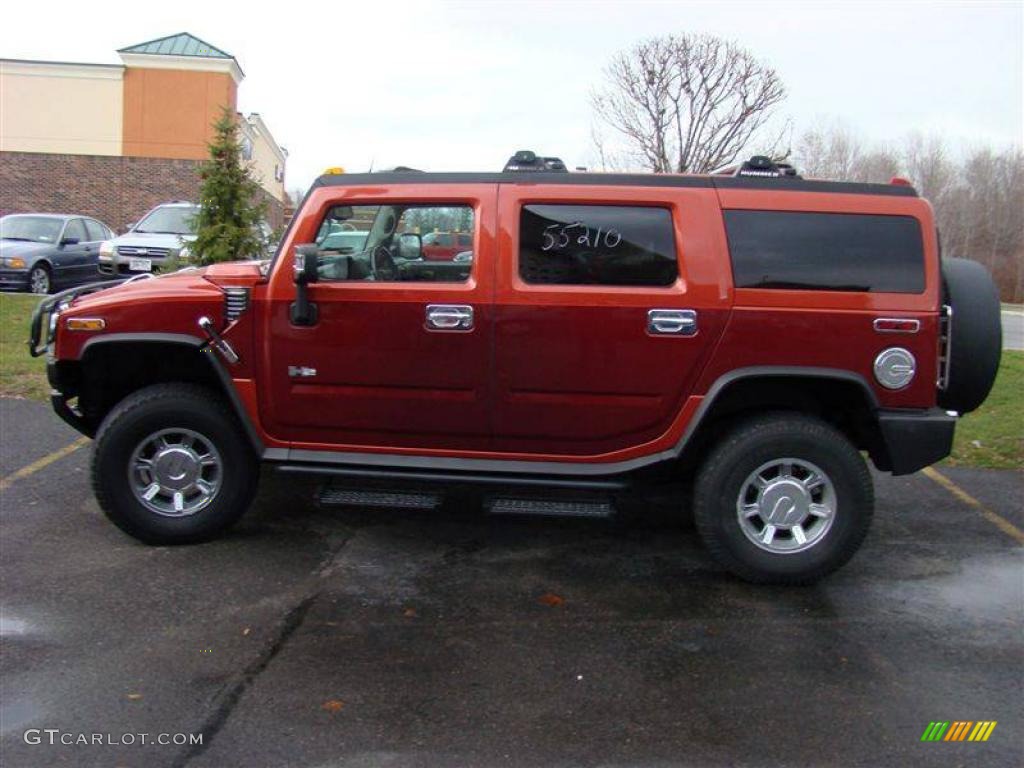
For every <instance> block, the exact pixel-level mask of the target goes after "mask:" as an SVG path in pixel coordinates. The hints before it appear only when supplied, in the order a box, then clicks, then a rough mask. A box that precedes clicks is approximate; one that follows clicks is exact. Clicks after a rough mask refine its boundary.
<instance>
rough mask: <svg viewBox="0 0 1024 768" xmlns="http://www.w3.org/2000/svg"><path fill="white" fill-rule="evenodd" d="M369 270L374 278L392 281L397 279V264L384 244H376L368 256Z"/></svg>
mask: <svg viewBox="0 0 1024 768" xmlns="http://www.w3.org/2000/svg"><path fill="white" fill-rule="evenodd" d="M370 272H371V275H372V276H373V279H374V280H383V281H392V280H397V279H398V265H396V264H395V259H394V257H392V255H391V249H390V248H388V247H387V246H386V245H378V246H377V247H376V248H374V249H373V253H372V254H371V256H370Z"/></svg>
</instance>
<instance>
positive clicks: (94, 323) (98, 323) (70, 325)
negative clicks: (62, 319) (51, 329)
mask: <svg viewBox="0 0 1024 768" xmlns="http://www.w3.org/2000/svg"><path fill="white" fill-rule="evenodd" d="M64 327H65V328H67V329H68V330H69V331H102V330H103V329H104V328H106V327H107V321H106V320H104V319H103V318H102V317H69V318H68V320H67V322H66V323H65V325H64Z"/></svg>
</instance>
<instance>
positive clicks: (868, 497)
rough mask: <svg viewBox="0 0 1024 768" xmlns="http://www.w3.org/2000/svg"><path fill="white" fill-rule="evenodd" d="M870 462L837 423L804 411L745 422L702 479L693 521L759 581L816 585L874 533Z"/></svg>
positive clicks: (711, 547) (728, 560)
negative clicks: (833, 424) (867, 462)
mask: <svg viewBox="0 0 1024 768" xmlns="http://www.w3.org/2000/svg"><path fill="white" fill-rule="evenodd" d="M873 509H874V492H873V490H872V485H871V476H870V474H869V473H868V469H867V465H866V464H865V463H864V459H863V458H861V455H860V453H859V452H858V451H857V449H856V448H855V447H854V446H853V444H852V443H851V442H850V441H849V440H848V439H847V438H846V436H845V435H843V434H842V433H841V432H839V431H838V430H837V429H835V428H834V427H832V426H831V425H829V424H827V423H825V422H823V421H821V420H819V419H815V418H811V417H808V416H803V415H799V414H772V415H769V416H764V417H758V418H756V419H752V420H749V421H746V422H744V423H742V424H740V425H739V426H738V427H737V428H735V429H734V430H732V431H731V432H730V433H728V434H727V435H726V436H725V437H724V438H723V439H722V440H721V441H720V442H719V443H718V445H717V446H716V447H715V448H714V449H713V450H712V452H711V455H710V456H709V457H708V459H707V460H706V461H705V463H704V465H703V467H702V468H701V470H700V474H699V475H698V477H697V483H696V488H695V494H694V517H695V519H696V523H697V530H698V531H699V533H700V535H701V538H702V539H703V540H704V544H705V546H706V547H707V549H708V551H709V552H710V554H711V555H712V557H714V559H715V560H717V561H718V562H719V563H720V564H722V565H723V566H725V567H726V568H727V569H728V570H730V571H731V572H732V573H734V574H736V575H737V576H739V577H741V578H743V579H746V580H748V581H752V582H757V583H771V584H809V583H812V582H814V581H817V580H818V579H820V578H821V577H823V576H825V575H826V574H829V573H831V572H832V571H834V570H835V569H837V568H839V567H840V566H841V565H843V564H844V563H845V562H846V561H847V560H849V559H850V558H851V557H852V556H853V554H854V553H855V552H856V551H857V549H858V548H859V547H860V545H861V543H862V542H863V541H864V537H865V536H866V535H867V532H868V528H869V527H870V524H871V516H872V513H873Z"/></svg>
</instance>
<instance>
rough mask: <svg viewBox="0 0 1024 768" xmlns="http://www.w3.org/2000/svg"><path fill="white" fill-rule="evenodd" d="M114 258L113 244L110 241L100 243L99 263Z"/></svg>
mask: <svg viewBox="0 0 1024 768" xmlns="http://www.w3.org/2000/svg"><path fill="white" fill-rule="evenodd" d="M113 258H114V244H113V243H112V242H111V241H110V240H104V241H103V242H102V243H100V261H111V260H112V259H113Z"/></svg>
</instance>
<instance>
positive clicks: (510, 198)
mask: <svg viewBox="0 0 1024 768" xmlns="http://www.w3.org/2000/svg"><path fill="white" fill-rule="evenodd" d="M499 232H500V236H499V243H500V251H499V264H498V283H497V293H496V296H495V365H496V378H495V415H494V422H495V423H494V431H495V448H496V449H497V450H501V451H511V452H516V453H520V454H525V455H529V456H536V457H538V458H542V457H574V458H578V459H581V460H584V461H587V460H590V461H598V462H605V461H616V460H625V459H629V458H634V457H637V456H642V455H646V454H651V453H656V452H658V451H660V450H664V449H667V448H670V447H671V446H672V445H674V444H675V442H676V441H677V440H678V438H679V436H680V435H681V432H682V426H683V418H682V416H681V414H682V411H683V409H684V407H687V406H688V405H689V407H690V408H693V407H695V405H696V400H693V401H691V398H690V396H691V394H692V390H693V387H694V385H695V382H696V380H697V377H698V375H699V373H700V371H701V369H702V368H703V366H704V364H705V363H706V361H707V359H708V357H709V355H710V353H711V351H712V350H713V349H714V346H715V343H716V341H717V340H718V338H719V337H720V335H721V333H722V330H723V328H724V325H725V322H726V320H727V317H728V308H729V305H730V302H731V280H730V276H729V262H728V258H727V255H726V250H725V237H724V232H723V228H722V223H721V212H720V210H719V206H718V203H717V198H716V196H715V193H714V191H713V190H712V189H710V188H707V189H704V188H692V189H691V188H681V189H636V188H620V187H603V186H582V185H580V186H577V185H570V184H566V185H558V186H555V185H551V186H544V187H537V186H530V185H527V184H522V185H505V184H503V185H502V186H501V188H500V193H499Z"/></svg>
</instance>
